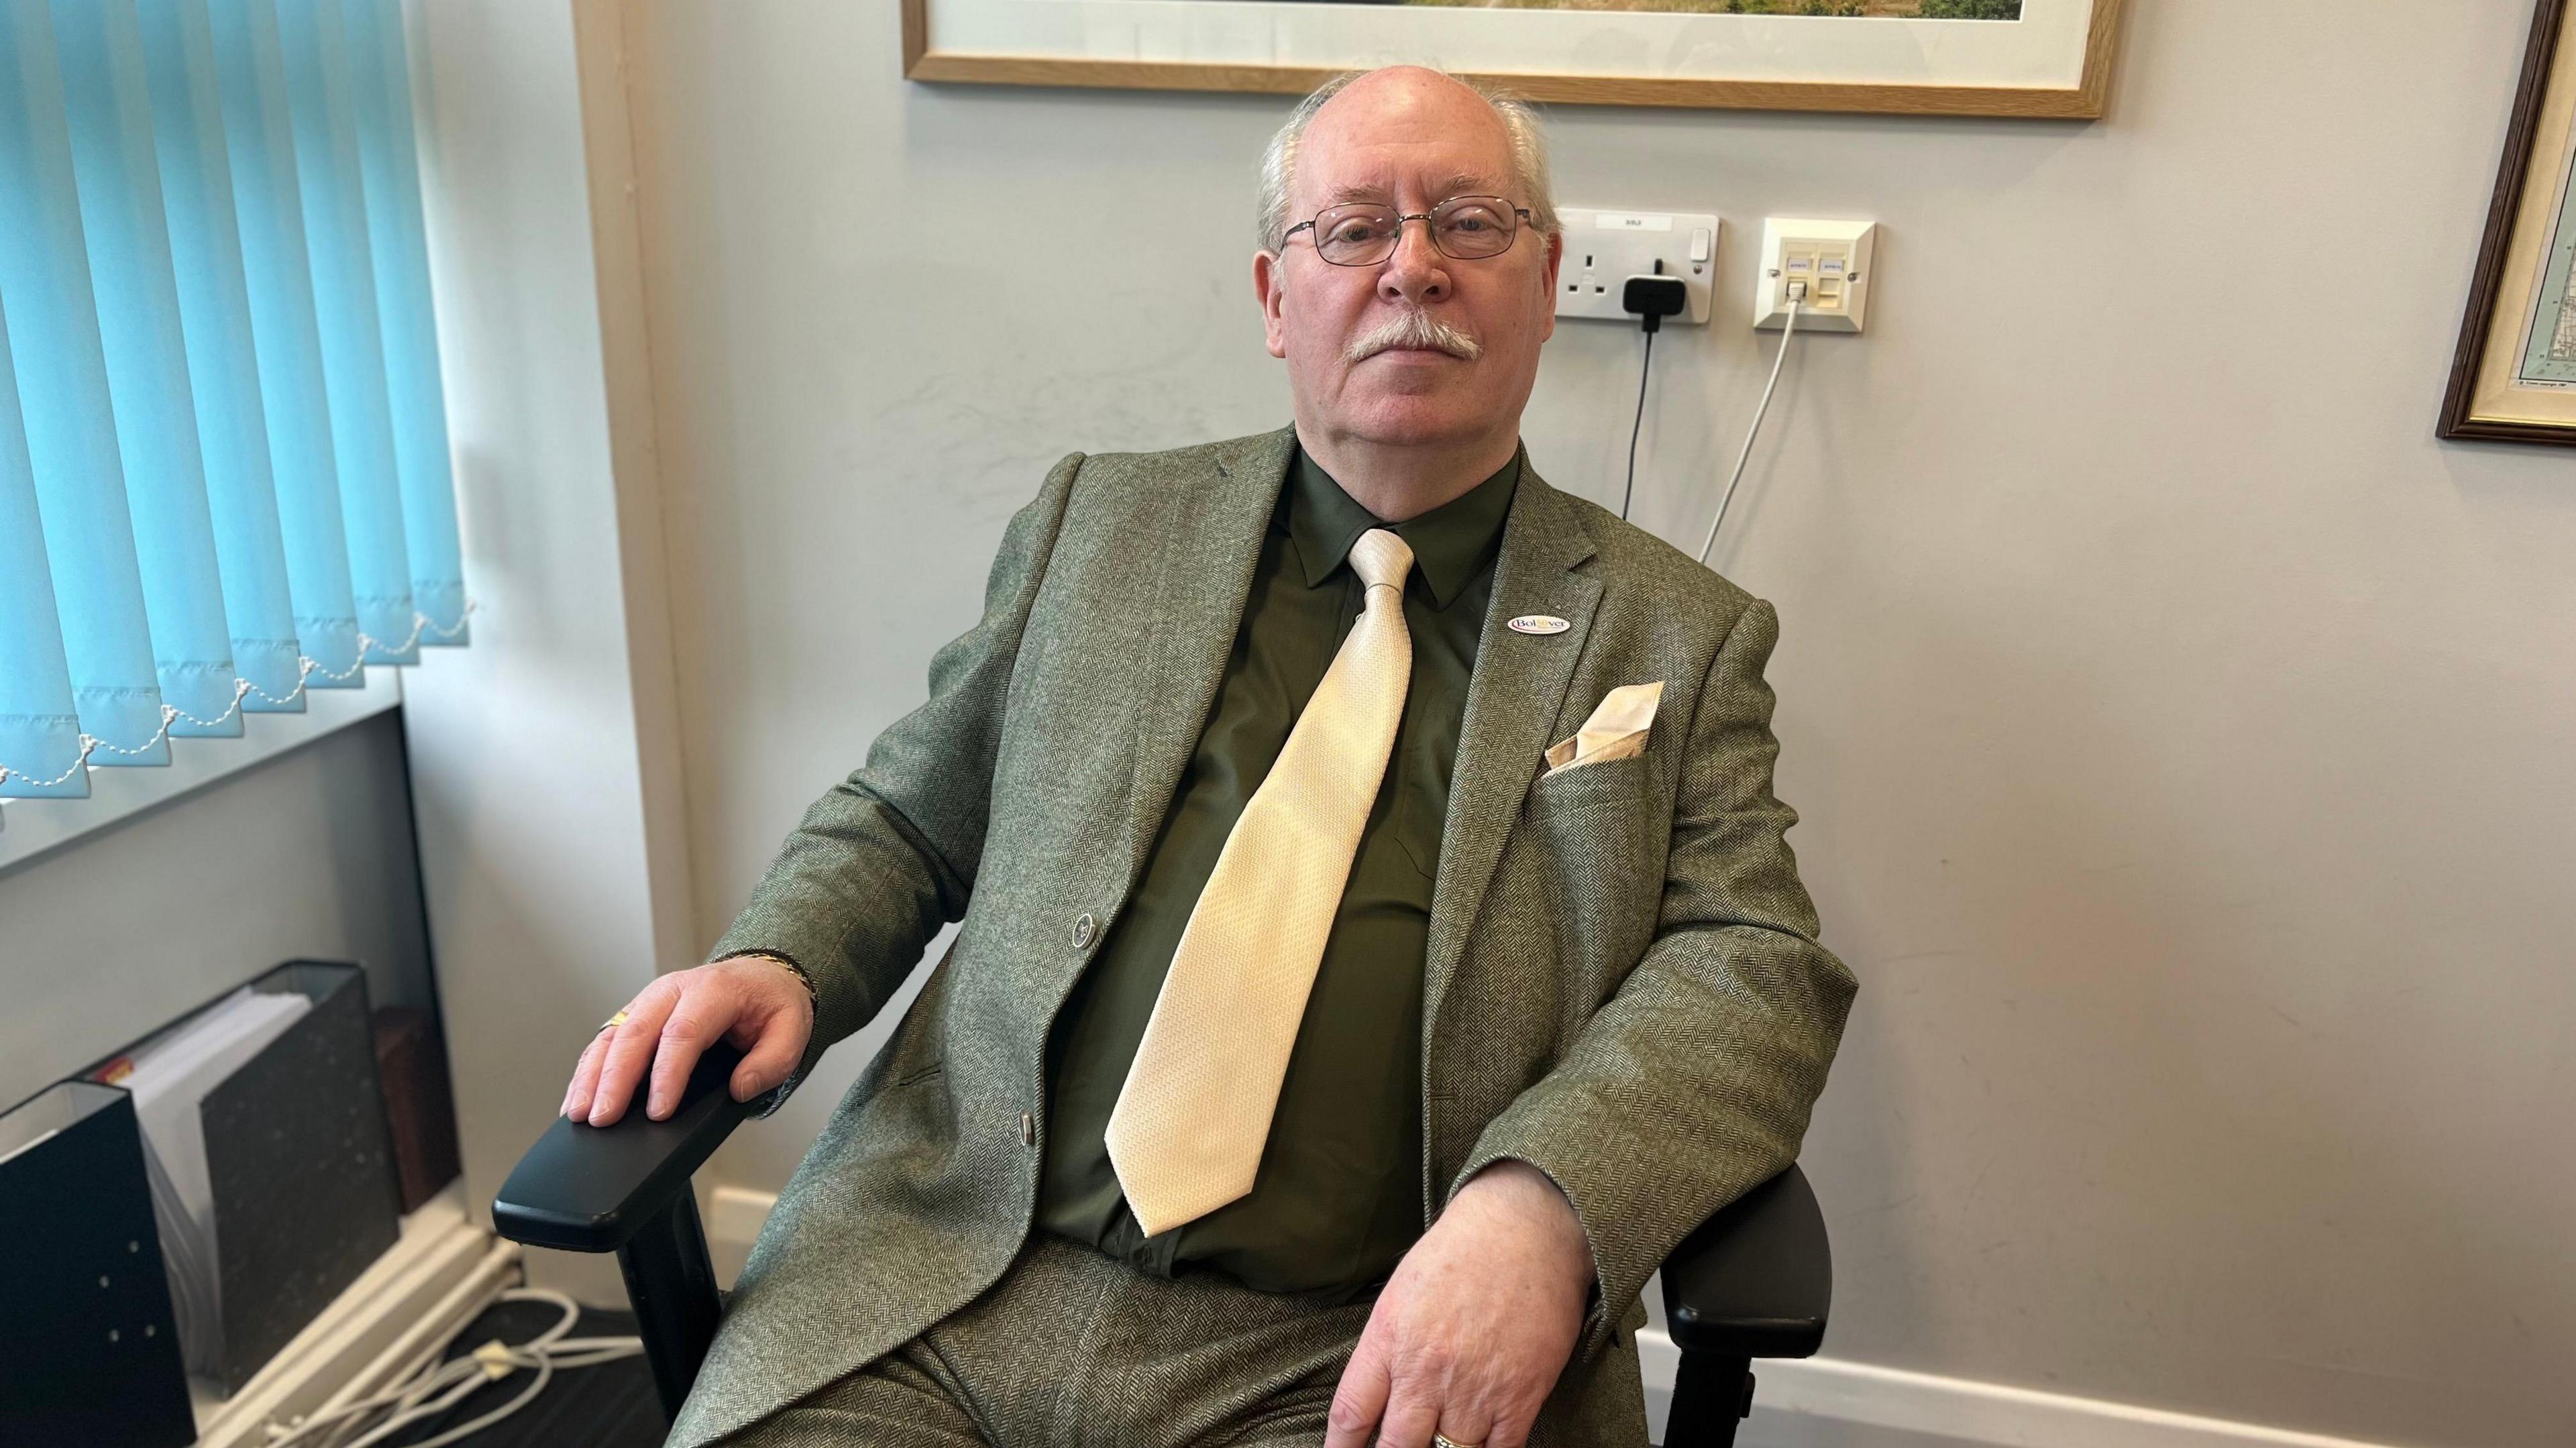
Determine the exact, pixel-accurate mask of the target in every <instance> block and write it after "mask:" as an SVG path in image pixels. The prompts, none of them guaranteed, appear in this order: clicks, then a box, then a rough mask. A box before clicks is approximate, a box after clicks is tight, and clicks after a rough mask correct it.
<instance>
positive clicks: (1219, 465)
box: [1127, 427, 1297, 888]
mask: <svg viewBox="0 0 2576 1448" xmlns="http://www.w3.org/2000/svg"><path fill="white" fill-rule="evenodd" d="M1296 446H1297V431H1296V429H1295V428H1293V427H1283V428H1281V429H1280V430H1278V431H1277V432H1272V433H1264V434H1262V435H1261V436H1259V437H1253V438H1246V439H1244V441H1243V443H1242V445H1241V446H1239V447H1236V448H1234V449H1233V450H1231V451H1228V452H1221V453H1219V454H1217V456H1216V459H1215V462H1214V465H1213V467H1212V468H1211V469H1210V471H1209V473H1207V474H1203V475H1201V476H1197V477H1189V478H1176V479H1174V480H1173V482H1174V484H1175V486H1174V487H1173V488H1172V489H1171V497H1172V503H1173V512H1174V514H1175V515H1176V516H1173V517H1171V518H1170V519H1169V522H1170V525H1171V526H1172V528H1173V530H1174V532H1175V533H1176V534H1177V535H1178V538H1177V542H1176V546H1173V547H1170V548H1163V549H1157V550H1155V552H1156V553H1157V554H1158V555H1159V556H1160V557H1161V559H1162V577H1161V580H1160V583H1159V585H1158V586H1157V587H1156V589H1155V593H1154V597H1155V609H1154V623H1153V632H1152V634H1151V636H1150V639H1151V641H1150V643H1149V644H1148V646H1147V651H1146V652H1147V655H1148V657H1147V658H1146V660H1145V662H1144V666H1143V667H1142V668H1141V669H1139V670H1138V673H1137V684H1138V687H1139V689H1140V691H1141V692H1140V694H1139V696H1138V703H1137V710H1136V721H1137V722H1136V740H1135V751H1134V752H1135V757H1136V775H1135V781H1134V783H1133V784H1132V785H1131V786H1130V787H1129V790H1128V802H1129V817H1128V840H1129V843H1130V845H1131V846H1132V851H1131V857H1130V859H1129V861H1128V875H1127V878H1128V881H1129V884H1130V887H1131V888H1132V887H1133V883H1134V881H1135V879H1136V874H1137V872H1138V871H1140V870H1142V869H1143V868H1144V867H1145V856H1146V853H1147V852H1148V851H1150V850H1151V849H1152V848H1153V846H1154V835H1155V833H1156V831H1157V830H1159V829H1160V828H1161V826H1162V822H1163V816H1164V814H1165V813H1166V812H1168V811H1169V810H1170V809H1171V807H1172V793H1173V791H1174V790H1176V789H1178V788H1179V787H1180V781H1181V771H1182V770H1183V769H1185V768H1187V767H1188V765H1189V761H1190V753H1191V751H1192V750H1193V749H1195V748H1196V747H1197V745H1198V739H1199V730H1200V728H1201V727H1202V726H1203V725H1205V724H1206V722H1207V716H1208V710H1209V708H1210V707H1212V706H1213V705H1214V704H1215V703H1216V691H1217V686H1218V685H1219V684H1220V683H1221V682H1223V680H1224V677H1225V661H1226V657H1227V656H1228V655H1229V654H1231V653H1232V652H1233V651H1234V637H1235V634H1236V632H1237V631H1238V630H1240V629H1241V627H1242V624H1243V609H1244V603H1245V600H1246V599H1247V598H1248V597H1249V596H1250V594H1251V592H1252V574H1253V570H1254V568H1255V566H1256V565H1258V564H1259V563H1260V561H1261V537H1262V534H1263V532H1264V531H1265V530H1267V529H1268V527H1269V526H1270V515H1271V511H1272V510H1273V509H1274V508H1276V507H1277V506H1278V503H1279V489H1280V487H1281V486H1282V485H1283V484H1284V483H1285V482H1286V480H1287V477H1288V463H1289V460H1290V459H1291V458H1293V457H1294V456H1295V455H1296Z"/></svg>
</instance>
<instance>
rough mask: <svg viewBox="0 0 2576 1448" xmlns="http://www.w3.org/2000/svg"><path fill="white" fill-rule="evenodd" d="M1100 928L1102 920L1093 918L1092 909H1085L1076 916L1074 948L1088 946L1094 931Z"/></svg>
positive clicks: (1078, 948)
mask: <svg viewBox="0 0 2576 1448" xmlns="http://www.w3.org/2000/svg"><path fill="white" fill-rule="evenodd" d="M1099 928H1100V922H1099V921H1097V920H1094V919H1092V918H1091V912H1090V911H1088V910H1085V911H1083V912H1082V914H1080V915H1078V916H1076V917H1075V918H1074V922H1073V948H1074V949H1076V950H1082V949H1086V948H1088V947H1089V946H1090V944H1091V937H1092V935H1093V933H1094V932H1096V931H1098V930H1099Z"/></svg>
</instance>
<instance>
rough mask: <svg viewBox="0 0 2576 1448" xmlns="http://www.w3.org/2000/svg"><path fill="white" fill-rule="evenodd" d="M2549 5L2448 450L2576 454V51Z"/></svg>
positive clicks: (2486, 245)
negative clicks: (2564, 446)
mask: <svg viewBox="0 0 2576 1448" xmlns="http://www.w3.org/2000/svg"><path fill="white" fill-rule="evenodd" d="M2566 29H2567V0H2539V4H2538V5H2537V7H2536V8H2535V9H2534V11H2533V14H2532V18H2531V42H2530V44H2529V45H2528V47H2526V48H2525V50H2524V52H2523V63H2522V85H2521V88H2520V89H2519V90H2518V91H2517V92H2516V93H2515V97H2514V104H2513V116H2512V120H2511V122H2510V123H2509V124H2508V125H2507V127H2506V129H2505V144H2504V167H2503V169H2502V171H2501V172H2500V173H2499V174H2498V175H2497V177H2496V188H2495V199H2494V201H2493V202H2492V203H2490V204H2489V206H2488V208H2487V228H2486V235H2485V237H2484V239H2483V240H2482V241H2481V242H2480V243H2479V246H2478V264H2477V270H2476V272H2475V273H2473V274H2472V275H2471V277H2470V280H2469V314H2468V317H2467V319H2466V320H2465V321H2463V322H2462V323H2461V326H2460V345H2459V348H2458V350H2457V351H2456V352H2455V353H2454V354H2453V356H2452V360H2451V385H2450V388H2449V390H2448V391H2446V392H2445V393H2444V394H2443V397H2442V422H2441V426H2440V428H2439V429H2438V431H2439V433H2440V435H2441V436H2443V437H2446V438H2484V439H2488V440H2491V441H2498V442H2554V443H2576V46H2571V45H2569V44H2567V43H2566V40H2567V36H2566Z"/></svg>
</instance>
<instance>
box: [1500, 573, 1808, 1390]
mask: <svg viewBox="0 0 2576 1448" xmlns="http://www.w3.org/2000/svg"><path fill="white" fill-rule="evenodd" d="M1778 638H1779V620H1778V616H1777V615H1776V614H1774V613H1773V611H1772V609H1771V606H1770V605H1769V604H1768V603H1763V602H1760V601H1756V602H1754V603H1753V604H1751V605H1750V606H1749V607H1747V608H1746V609H1745V610H1744V612H1743V613H1742V614H1741V615H1739V616H1738V617H1737V619H1736V621H1735V623H1734V625H1733V626H1732V628H1731V629H1730V631H1729V633H1728V636H1727V638H1726V641H1725V642H1724V643H1723V644H1722V645H1721V646H1720V647H1719V649H1718V652H1717V655H1716V657H1715V658H1714V659H1713V660H1712V661H1711V663H1710V666H1709V672H1708V677H1707V678H1706V680H1705V681H1704V682H1703V683H1702V685H1701V688H1700V692H1699V703H1698V708H1697V711H1696V717H1695V718H1694V719H1693V721H1692V724H1691V734H1690V739H1689V744H1688V747H1687V750H1686V752H1685V755H1684V758H1683V762H1682V772H1681V779H1680V784H1679V789H1678V793H1677V795H1676V798H1675V800H1674V808H1673V833H1672V848H1671V852H1670V855H1669V857H1668V862H1667V865H1666V868H1665V878H1664V889H1663V898H1662V906H1661V910H1660V914H1659V916H1658V919H1657V924H1656V933H1655V936H1654V939H1653V941H1652V943H1651V944H1649V945H1648V946H1647V948H1646V951H1645V954H1644V955H1643V957H1641V958H1640V959H1639V961H1638V962H1637V965H1636V967H1635V968H1634V969H1633V970H1632V971H1631V972H1630V973H1629V975H1628V977H1627V979H1626V980H1625V981H1624V982H1622V983H1621V985H1620V987H1619V989H1618V990H1617V992H1615V993H1614V994H1613V995H1612V996H1611V998H1610V999H1609V1001H1608V1002H1606V1003H1605V1004H1604V1005H1603V1006H1602V1007H1601V1009H1600V1010H1599V1011H1597V1012H1596V1013H1594V1015H1593V1017H1592V1019H1591V1021H1590V1022H1589V1023H1587V1024H1586V1025H1585V1027H1584V1028H1583V1030H1582V1031H1581V1032H1580V1033H1579V1034H1578V1035H1577V1036H1576V1038H1575V1041H1574V1044H1573V1047H1572V1049H1570V1050H1569V1051H1568V1052H1567V1053H1566V1054H1565V1056H1564V1058H1563V1059H1562V1060H1560V1061H1559V1062H1558V1063H1557V1065H1556V1067H1555V1069H1553V1070H1551V1071H1550V1072H1548V1074H1546V1075H1545V1076H1542V1077H1541V1078H1539V1080H1538V1081H1536V1082H1535V1083H1533V1084H1532V1085H1531V1086H1530V1087H1529V1088H1528V1089H1527V1090H1525V1091H1523V1092H1522V1093H1521V1094H1520V1095H1519V1096H1518V1097H1516V1098H1514V1100H1513V1101H1512V1103H1511V1105H1510V1106H1508V1107H1506V1108H1505V1109H1504V1110H1503V1113H1502V1114H1501V1115H1499V1116H1497V1117H1495V1118H1494V1119H1493V1121H1492V1122H1490V1123H1489V1124H1488V1125H1487V1126H1486V1128H1485V1131H1484V1132H1483V1134H1482V1135H1481V1136H1480V1137H1479V1138H1478V1139H1477V1143H1476V1147H1475V1150H1474V1151H1473V1152H1471V1153H1470V1154H1469V1156H1468V1159H1467V1163H1466V1165H1465V1167H1464V1168H1463V1169H1462V1170H1461V1171H1460V1172H1459V1173H1458V1175H1457V1177H1456V1178H1455V1179H1454V1180H1453V1181H1452V1182H1451V1184H1450V1191H1451V1192H1452V1193H1453V1194H1454V1193H1455V1192H1456V1191H1457V1190H1458V1188H1459V1187H1460V1186H1463V1185H1464V1184H1465V1183H1466V1181H1467V1179H1468V1178H1469V1177H1471V1176H1473V1175H1475V1173H1476V1172H1478V1171H1480V1170H1482V1169H1483V1168H1484V1167H1486V1166H1488V1165H1490V1164H1492V1163H1493V1162H1495V1161H1498V1160H1502V1159H1505V1158H1516V1159H1518V1160H1521V1161H1525V1162H1528V1163H1529V1164H1530V1165H1532V1166H1535V1167H1537V1168H1538V1169H1539V1170H1540V1171H1543V1172H1545V1173H1546V1174H1547V1175H1548V1176H1549V1178H1550V1179H1552V1180H1553V1181H1555V1183H1556V1184H1557V1186H1558V1187H1559V1188H1561V1189H1562V1190H1563V1191H1564V1192H1565V1195H1566V1198H1567V1200H1569V1201H1570V1202H1572V1203H1573V1205H1574V1210H1575V1214H1576V1215H1577V1216H1578V1217H1579V1218H1580V1219H1581V1220H1582V1223H1583V1229H1584V1233H1585V1235H1586V1237H1587V1238H1589V1240H1590V1242H1591V1245H1592V1259H1593V1266H1594V1269H1595V1271H1596V1272H1597V1273H1598V1276H1599V1281H1600V1286H1601V1293H1600V1296H1599V1298H1598V1299H1596V1301H1595V1304H1594V1306H1593V1308H1592V1310H1591V1314H1590V1316H1589V1317H1588V1318H1587V1319H1586V1321H1585V1323H1584V1336H1583V1342H1582V1346H1581V1348H1580V1349H1579V1351H1580V1352H1581V1353H1584V1354H1589V1353H1593V1352H1597V1351H1599V1350H1600V1349H1601V1348H1602V1347H1604V1346H1605V1345H1607V1344H1608V1342H1609V1341H1610V1339H1611V1335H1612V1330H1613V1328H1614V1327H1615V1326H1616V1324H1617V1322H1618V1319H1619V1317H1620V1315H1621V1313H1622V1312H1623V1311H1624V1310H1625V1309H1626V1307H1627V1305H1628V1304H1629V1303H1631V1302H1634V1301H1635V1300H1636V1299H1637V1296H1638V1294H1639V1293H1641V1292H1642V1291H1644V1289H1645V1285H1646V1279H1647V1278H1648V1277H1649V1276H1650V1275H1652V1274H1653V1272H1654V1271H1655V1269H1656V1267H1657V1266H1658V1265H1659V1264H1660V1263H1661V1262H1662V1261H1663V1259H1664V1256H1665V1254H1667V1253H1669V1252H1670V1251H1671V1250H1672V1249H1673V1248H1674V1247H1675V1246H1677V1245H1679V1244H1680V1242H1681V1239H1682V1238H1683V1237H1684V1236H1686V1235H1688V1234H1689V1233H1690V1231H1691V1230H1692V1229H1693V1228H1695V1227H1697V1226H1698V1225H1699V1224H1700V1223H1701V1222H1702V1221H1704V1220H1706V1219H1707V1218H1708V1217H1709V1215H1710V1214H1711V1213H1713V1212H1715V1211H1716V1210H1717V1209H1718V1208H1720V1207H1722V1206H1724V1205H1725V1204H1727V1203H1728V1202H1731V1201H1733V1200H1734V1199H1735V1198H1737V1197H1738V1196H1741V1195H1743V1193H1744V1192H1745V1191H1747V1190H1749V1189H1750V1188H1752V1187H1754V1186H1757V1185H1759V1184H1760V1183H1762V1182H1763V1181H1765V1180H1767V1179H1769V1178H1770V1177H1772V1176H1773V1175H1775V1174H1777V1173H1778V1172H1780V1171H1781V1170H1782V1169H1784V1168H1785V1167H1787V1166H1788V1165H1789V1164H1790V1163H1791V1162H1792V1161H1795V1160H1796V1159H1797V1155H1798V1143H1799V1140H1800V1138H1802V1137H1803V1136H1804V1135H1805V1134H1806V1129H1807V1118H1808V1113H1809V1110H1810V1108H1812V1107H1813V1105H1814V1104H1815V1100H1816V1095H1817V1093H1818V1092H1820V1091H1822V1090H1823V1089H1824V1084H1825V1069H1826V1067H1827V1066H1828V1065H1830V1064H1831V1063H1832V1061H1833V1056H1834V1048H1835V1046H1836V1045H1837V1044H1838V1043H1839V1042H1840V1040H1841V1037H1842V1028H1843V1019H1844V1016H1845V1014H1846V1013H1847V1012H1848V1011H1849V1009H1850V1005H1851V999H1852V993H1853V989H1854V984H1853V980H1852V976H1851V973H1850V971H1848V970H1846V969H1845V968H1844V966H1843V964H1842V962H1841V961H1839V960H1837V959H1835V958H1834V956H1833V955H1832V954H1831V953H1830V952H1828V951H1827V950H1826V949H1825V948H1824V947H1823V946H1822V945H1819V944H1818V943H1817V941H1816V933H1817V923H1816V913H1815V907H1814V905H1813V904H1812V903H1811V902H1810V901H1809V900H1808V898H1807V892H1806V889H1805V887H1804V886H1802V885H1801V884H1800V883H1799V881H1798V870H1797V861H1796V858H1795V857H1794V856H1793V855H1792V854H1791V853H1790V850H1789V846H1788V843H1787V842H1786V840H1784V839H1783V838H1782V836H1783V835H1784V834H1785V833H1786V832H1787V831H1788V829H1789V827H1790V826H1791V825H1793V824H1795V823H1796V822H1797V818H1798V817H1797V814H1796V812H1795V811H1793V810H1791V809H1790V808H1789V807H1788V806H1787V805H1785V804H1782V803H1781V802H1780V800H1779V799H1778V798H1777V797H1776V796H1774V795H1773V794H1772V792H1771V766H1772V761H1773V760H1774V758H1776V757H1777V755H1778V753H1779V742H1778V741H1777V740H1776V739H1774V738H1773V737H1772V734H1771V708H1772V697H1773V696H1772V692H1771V688H1770V686H1769V685H1768V684H1766V683H1765V682H1763V678H1762V667H1763V664H1764V662H1765V661H1766V660H1768V659H1769V658H1770V655H1771V647H1772V645H1773V644H1774V643H1775V642H1777V640H1778Z"/></svg>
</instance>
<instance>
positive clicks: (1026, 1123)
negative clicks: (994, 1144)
mask: <svg viewBox="0 0 2576 1448" xmlns="http://www.w3.org/2000/svg"><path fill="white" fill-rule="evenodd" d="M1037 1144H1038V1119H1037V1118H1036V1117H1034V1116H1031V1115H1030V1114H1029V1113H1027V1112H1025V1111H1023V1112H1021V1113H1020V1145H1022V1146H1035V1145H1037Z"/></svg>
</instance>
